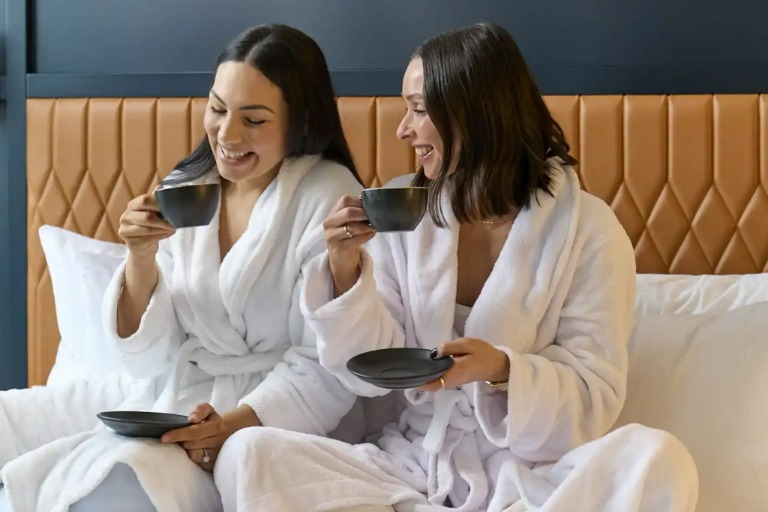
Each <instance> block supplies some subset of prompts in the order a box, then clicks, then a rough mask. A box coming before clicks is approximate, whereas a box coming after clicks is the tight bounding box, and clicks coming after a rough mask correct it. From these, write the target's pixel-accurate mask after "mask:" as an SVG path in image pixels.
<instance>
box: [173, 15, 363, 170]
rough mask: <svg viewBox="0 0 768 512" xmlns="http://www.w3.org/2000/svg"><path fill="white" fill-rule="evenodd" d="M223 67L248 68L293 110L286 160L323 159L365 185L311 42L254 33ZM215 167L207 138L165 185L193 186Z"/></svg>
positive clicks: (270, 30)
mask: <svg viewBox="0 0 768 512" xmlns="http://www.w3.org/2000/svg"><path fill="white" fill-rule="evenodd" d="M224 62H246V63H248V64H250V65H251V66H253V67H254V68H256V69H258V70H259V71H260V72H261V73H262V74H263V75H264V76H266V77H267V78H268V79H269V81H270V82H272V83H274V84H275V85H277V86H278V87H279V88H280V90H281V91H282V93H283V98H284V99H285V102H286V103H287V104H288V134H287V138H286V148H285V152H286V156H288V157H293V156H301V155H311V154H321V155H322V156H323V157H324V158H326V159H328V160H332V161H335V162H337V163H340V164H341V165H343V166H345V167H346V168H347V169H349V171H350V172H351V173H352V174H353V175H354V176H355V178H356V179H357V181H359V182H360V183H362V180H361V179H360V176H359V175H358V173H357V168H356V167H355V163H354V161H353V160H352V153H351V152H350V150H349V145H348V144H347V140H346V138H345V137H344V132H343V130H342V127H341V118H340V116H339V110H338V107H337V105H336V98H335V94H334V91H333V85H332V83H331V77H330V73H329V72H328V65H327V63H326V61H325V56H324V55H323V52H322V50H320V47H319V46H318V45H317V43H316V42H315V41H314V40H313V39H312V38H311V37H309V36H308V35H306V34H304V33H303V32H301V31H300V30H297V29H295V28H292V27H288V26H286V25H279V24H272V25H259V26H256V27H252V28H249V29H247V30H246V31H244V32H243V33H241V34H240V35H239V36H237V37H236V38H235V39H234V40H233V41H232V42H230V43H229V44H228V45H227V47H226V48H224V50H223V51H222V52H221V54H220V55H219V58H218V59H217V60H216V68H218V67H219V65H221V64H222V63H224ZM215 165H216V160H215V158H214V156H213V152H212V151H211V146H210V143H209V142H208V137H207V136H204V137H203V140H201V141H200V143H199V144H198V145H197V147H196V148H195V149H194V151H192V153H191V154H190V155H189V156H187V157H186V158H184V159H183V160H181V161H180V162H179V163H178V164H176V171H175V172H173V174H172V176H169V177H168V178H167V179H166V180H164V181H163V183H164V184H171V183H173V184H180V183H186V182H189V181H194V180H195V179H197V178H200V177H202V176H203V175H204V174H206V173H207V172H208V171H210V170H211V169H213V168H214V166H215Z"/></svg>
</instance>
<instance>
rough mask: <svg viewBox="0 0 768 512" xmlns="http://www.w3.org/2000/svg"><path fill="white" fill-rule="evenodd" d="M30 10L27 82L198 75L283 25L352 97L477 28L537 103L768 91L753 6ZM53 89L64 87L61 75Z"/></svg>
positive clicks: (398, 2)
mask: <svg viewBox="0 0 768 512" xmlns="http://www.w3.org/2000/svg"><path fill="white" fill-rule="evenodd" d="M34 3H35V4H36V8H35V9H36V16H35V18H36V19H35V21H34V30H33V31H34V33H35V37H36V44H35V48H34V51H33V53H32V55H33V60H34V63H35V72H36V73H41V74H75V75H86V76H85V77H83V78H87V75H98V74H113V73H134V74H154V73H182V72H202V73H207V72H210V71H211V66H212V63H213V62H214V60H215V57H216V54H217V53H218V51H219V50H220V49H221V48H222V47H223V46H224V45H225V44H226V42H227V41H228V40H229V39H230V38H231V37H233V36H234V35H235V34H237V33H238V32H240V31H241V30H242V29H244V28H246V27H248V26H250V25H254V24H258V23H263V22H283V23H288V24H291V25H294V26H296V27H298V28H300V29H302V30H304V31H306V32H307V33H308V34H310V35H311V36H313V37H314V38H315V39H316V40H317V41H318V43H319V44H320V45H321V46H322V48H323V49H324V50H325V52H326V55H327V58H328V62H329V66H330V68H331V69H332V71H335V72H336V74H335V78H336V83H337V87H338V88H339V89H340V90H339V91H338V92H339V93H340V94H355V93H356V91H359V90H361V88H365V91H364V92H360V93H359V94H397V93H398V92H399V87H400V74H401V72H402V69H403V67H404V66H405V64H406V62H407V59H408V56H409V55H410V53H411V52H412V51H413V49H414V48H415V46H416V45H417V44H418V43H419V42H420V41H422V40H423V39H424V38H426V37H428V36H429V35H432V34H435V33H437V32H439V31H442V30H445V29H449V28H452V27H456V26H459V25H463V24H467V23H471V22H473V21H477V20H483V19H484V20H490V21H494V22H497V23H500V24H502V25H504V26H505V27H507V28H508V29H509V30H510V31H511V32H512V33H513V35H514V36H515V37H516V39H517V40H518V41H519V44H520V46H521V49H522V51H523V53H524V55H525V56H526V58H527V59H528V61H529V63H530V64H531V66H532V67H533V68H534V71H535V73H536V76H537V78H538V79H539V82H540V85H541V87H542V90H543V91H544V92H545V93H549V94H558V93H581V92H588V93H610V92H616V93H644V92H645V93H668V92H681V93H684V92H738V91H749V92H754V91H755V90H757V89H759V88H760V89H762V90H766V89H768V52H766V48H768V29H767V28H766V27H767V26H768V25H766V20H768V2H765V1H764V0H731V1H726V0H676V1H674V2H671V1H669V0H621V1H617V0H582V1H580V2H574V1H569V0H554V1H553V0H546V1H539V2H532V1H530V0H480V1H478V0H418V1H414V0H386V1H375V0H365V1H360V0H259V1H250V2H243V1H242V0H216V1H213V0H184V1H181V0H178V1H173V0H165V1H163V2H157V1H155V0H132V1H130V2H104V1H102V0H67V1H66V2H61V1H60V0H37V1H36V2H34ZM59 78H61V77H59ZM66 79H67V80H70V84H71V83H72V82H71V80H73V77H67V78H66ZM38 83H40V82H37V83H35V84H31V87H30V88H31V91H32V92H31V93H32V94H33V95H46V94H50V93H52V92H53V91H54V90H55V88H56V87H55V85H56V82H54V81H48V82H44V83H45V84H46V87H45V88H42V89H41V88H38V87H37V84H38ZM59 83H63V81H60V82H59ZM84 84H85V82H81V83H80V85H84ZM151 84H152V82H151V80H150V81H145V82H144V87H145V88H147V87H150V88H151V86H152V85H151ZM199 84H200V85H199V86H201V87H205V86H206V85H205V84H207V81H201V82H199ZM32 85H34V86H35V87H32ZM70 87H71V85H70ZM137 89H141V87H137ZM64 92H67V91H66V90H65V91H64ZM201 92H203V93H204V92H205V91H204V90H203V91H201Z"/></svg>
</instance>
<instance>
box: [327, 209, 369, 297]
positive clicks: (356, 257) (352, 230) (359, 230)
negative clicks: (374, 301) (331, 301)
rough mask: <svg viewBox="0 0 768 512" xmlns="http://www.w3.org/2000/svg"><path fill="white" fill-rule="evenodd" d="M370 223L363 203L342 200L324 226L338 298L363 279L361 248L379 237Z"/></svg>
mask: <svg viewBox="0 0 768 512" xmlns="http://www.w3.org/2000/svg"><path fill="white" fill-rule="evenodd" d="M367 220H368V217H367V216H366V215H365V212H364V211H363V205H362V202H361V201H360V199H358V198H354V197H350V196H343V197H342V198H341V199H339V201H338V202H337V203H336V204H335V205H334V206H333V209H332V210H331V213H330V214H329V215H328V217H326V219H325V221H324V222H323V229H324V230H325V242H326V244H327V245H328V260H329V262H330V265H331V275H332V276H333V284H334V288H335V290H336V296H339V295H342V294H344V293H346V292H347V291H349V289H350V288H352V286H354V284H355V283H356V282H357V280H358V278H359V277H360V248H361V247H362V246H363V244H365V243H366V242H367V241H368V240H370V239H371V238H373V237H374V236H375V235H376V230H374V229H373V228H372V227H371V226H369V225H368V223H367V222H366V221H367Z"/></svg>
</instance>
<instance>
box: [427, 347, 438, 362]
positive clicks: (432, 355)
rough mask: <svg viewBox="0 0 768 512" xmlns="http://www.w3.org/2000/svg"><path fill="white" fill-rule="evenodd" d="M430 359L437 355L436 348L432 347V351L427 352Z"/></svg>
mask: <svg viewBox="0 0 768 512" xmlns="http://www.w3.org/2000/svg"><path fill="white" fill-rule="evenodd" d="M429 357H430V359H435V358H436V357H437V349H436V348H433V349H432V352H430V353H429Z"/></svg>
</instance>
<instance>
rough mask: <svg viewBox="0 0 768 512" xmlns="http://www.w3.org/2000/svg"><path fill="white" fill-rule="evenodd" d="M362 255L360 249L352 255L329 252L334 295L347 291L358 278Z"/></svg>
mask: <svg viewBox="0 0 768 512" xmlns="http://www.w3.org/2000/svg"><path fill="white" fill-rule="evenodd" d="M362 261H363V259H362V256H361V254H360V251H357V252H355V253H353V254H352V255H348V254H345V255H343V256H342V255H335V254H329V258H328V264H329V266H330V271H331V278H332V279H333V288H334V292H335V293H334V295H335V296H337V297H338V296H339V295H343V294H344V293H346V292H348V291H349V290H350V289H351V288H352V287H353V286H354V285H355V283H357V281H358V279H360V273H361V268H362Z"/></svg>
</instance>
